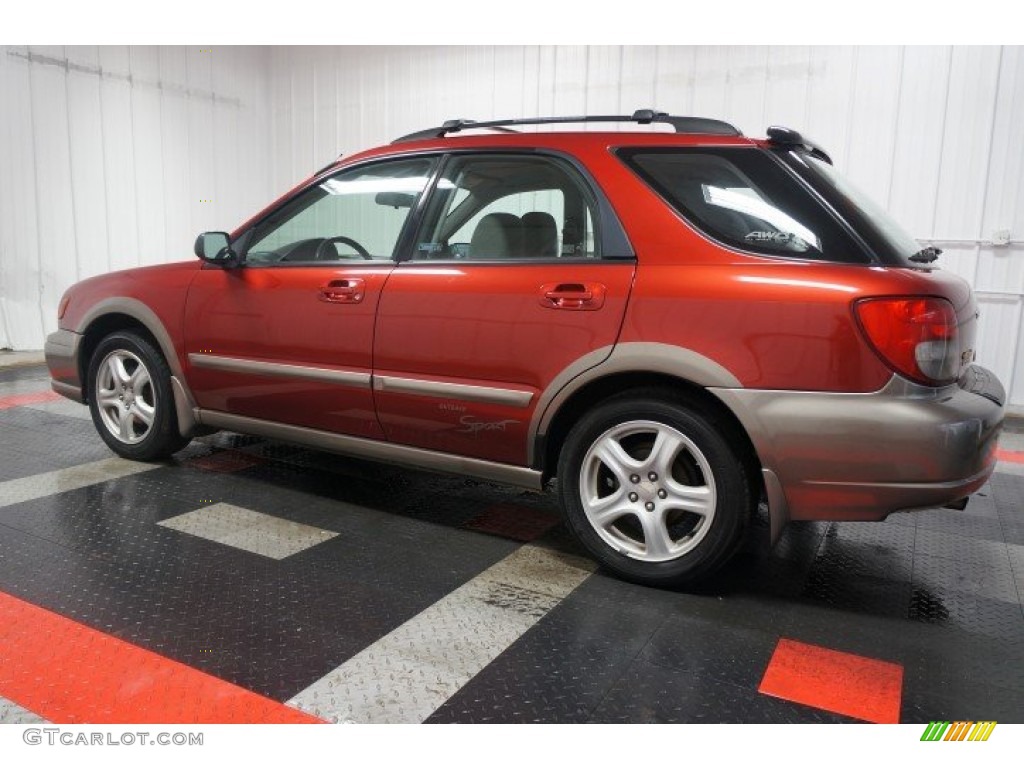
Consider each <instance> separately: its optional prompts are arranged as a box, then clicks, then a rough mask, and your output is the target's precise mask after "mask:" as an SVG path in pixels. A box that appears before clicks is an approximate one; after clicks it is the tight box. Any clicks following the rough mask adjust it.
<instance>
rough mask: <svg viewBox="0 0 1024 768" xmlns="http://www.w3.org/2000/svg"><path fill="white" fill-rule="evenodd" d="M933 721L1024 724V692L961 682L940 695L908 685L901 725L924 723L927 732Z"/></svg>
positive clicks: (905, 687)
mask: <svg viewBox="0 0 1024 768" xmlns="http://www.w3.org/2000/svg"><path fill="white" fill-rule="evenodd" d="M933 720H948V721H950V722H955V721H957V720H964V721H974V722H977V721H979V720H995V721H996V722H998V723H1024V691H1015V690H1011V689H1007V688H1001V687H999V686H981V685H975V684H973V683H968V682H964V681H961V682H958V684H956V685H955V686H951V687H949V688H946V689H945V690H943V691H941V692H937V691H934V690H930V689H926V690H917V689H916V688H915V687H914V686H911V685H907V684H906V682H905V683H904V688H903V711H902V713H901V715H900V722H903V723H920V724H921V730H922V732H923V731H924V726H925V725H926V724H927V723H930V722H931V721H933Z"/></svg>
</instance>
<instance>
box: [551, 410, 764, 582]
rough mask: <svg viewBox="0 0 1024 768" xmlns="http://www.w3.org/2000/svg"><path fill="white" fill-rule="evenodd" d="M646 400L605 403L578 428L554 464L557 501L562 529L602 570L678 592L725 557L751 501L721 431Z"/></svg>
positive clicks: (694, 415)
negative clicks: (571, 534) (565, 528)
mask: <svg viewBox="0 0 1024 768" xmlns="http://www.w3.org/2000/svg"><path fill="white" fill-rule="evenodd" d="M652 395H653V396H642V395H633V396H628V395H627V396H624V397H622V398H618V399H615V400H611V401H608V402H606V403H603V404H602V405H600V406H598V407H597V408H596V409H595V410H593V411H591V412H590V413H588V414H587V415H585V416H584V417H583V418H582V419H581V420H580V421H579V422H578V423H577V424H576V426H575V427H574V428H573V429H572V431H571V432H570V433H569V435H568V437H567V438H566V442H565V444H564V446H563V449H562V453H561V456H560V458H559V465H558V480H559V482H558V486H559V494H560V496H561V503H562V507H563V509H564V511H565V514H566V518H567V521H568V524H569V526H570V528H571V529H572V530H573V532H574V533H575V534H576V536H577V538H578V539H579V540H580V541H581V542H582V543H583V545H584V546H585V547H586V549H587V550H588V551H589V552H590V554H591V555H592V556H593V557H594V558H595V559H597V560H598V561H599V562H600V563H601V564H603V565H604V566H605V567H606V568H608V569H609V570H610V571H612V572H614V573H615V574H617V575H619V576H621V577H622V578H625V579H628V580H630V581H635V582H639V583H642V584H649V585H653V586H681V585H684V584H687V583H692V582H694V581H695V580H697V579H699V578H701V577H703V576H706V575H707V574H709V573H711V572H712V571H713V570H715V569H717V568H718V567H719V566H721V565H722V564H724V562H725V561H726V560H727V559H728V558H729V557H730V556H731V555H732V554H733V552H734V551H735V549H736V546H737V544H738V543H739V541H740V536H741V534H742V532H743V528H744V526H745V524H746V522H747V520H749V518H750V515H751V513H752V504H753V499H752V492H751V487H750V482H749V480H748V477H747V472H746V470H745V468H744V466H743V462H742V461H741V460H740V458H739V451H738V450H737V449H736V448H735V447H733V445H731V444H730V443H731V441H730V438H729V437H728V436H729V432H728V430H727V429H726V428H725V427H723V426H722V425H719V424H717V423H716V422H715V421H713V420H712V419H711V418H709V417H708V416H706V415H705V414H704V413H702V412H698V411H697V410H696V409H694V408H691V407H687V406H685V405H683V404H680V403H677V402H674V401H672V400H671V399H670V398H668V397H664V396H657V395H656V393H652Z"/></svg>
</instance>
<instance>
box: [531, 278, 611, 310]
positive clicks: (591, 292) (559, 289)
mask: <svg viewBox="0 0 1024 768" xmlns="http://www.w3.org/2000/svg"><path fill="white" fill-rule="evenodd" d="M607 291H608V289H607V288H605V286H604V285H602V284H601V283H545V284H544V285H542V286H541V287H540V305H541V306H542V307H544V308H545V309H568V310H571V311H577V312H578V311H587V310H595V309H600V308H601V307H603V306H604V297H605V294H606V293H607Z"/></svg>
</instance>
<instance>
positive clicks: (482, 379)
mask: <svg viewBox="0 0 1024 768" xmlns="http://www.w3.org/2000/svg"><path fill="white" fill-rule="evenodd" d="M634 268H635V259H634V258H633V257H632V254H631V252H630V250H629V246H628V243H627V242H626V239H625V236H624V235H623V234H622V230H621V228H620V227H619V225H618V222H617V221H615V220H614V215H613V214H612V213H611V209H610V207H609V206H607V204H604V203H602V200H601V198H600V197H599V193H598V191H597V190H596V189H595V188H594V187H593V186H592V185H591V184H590V183H588V181H587V180H586V179H585V177H584V176H583V175H582V174H581V173H580V172H579V171H578V170H577V169H576V168H575V167H574V166H573V165H572V164H571V163H570V162H568V161H566V160H564V159H561V158H556V157H547V156H541V155H538V154H516V153H501V154H497V153H492V154H475V153H466V154H458V155H452V156H450V157H449V158H448V160H447V162H446V164H445V167H444V169H443V171H442V173H441V175H440V178H439V180H438V183H437V185H436V188H435V190H434V192H433V193H432V197H431V200H430V201H429V202H428V205H427V206H426V210H425V215H424V217H423V221H422V224H421V226H420V228H419V231H418V234H417V237H416V243H415V246H414V253H413V255H412V258H411V259H409V260H406V261H402V262H400V263H399V265H398V266H397V267H396V269H395V270H394V271H393V272H392V274H391V276H390V278H389V280H388V283H387V285H386V287H385V289H384V292H383V295H382V297H381V303H380V307H379V309H378V316H377V330H376V339H375V343H374V388H375V400H376V405H377V412H378V417H379V418H380V421H381V424H382V426H383V428H384V431H385V435H386V437H387V438H388V439H389V440H391V441H394V442H398V443H402V444H406V445H414V446H418V447H422V448H429V449H434V450H439V451H444V452H446V453H455V454H461V455H466V456H472V457H475V458H482V459H489V460H493V461H499V462H505V463H512V464H525V463H526V462H527V440H528V431H529V424H530V419H531V417H532V415H533V412H534V409H535V408H536V406H537V402H538V399H539V395H540V393H541V392H542V391H543V390H544V389H545V388H546V387H547V386H548V385H549V384H550V383H551V382H552V380H553V379H554V378H555V377H556V376H557V375H558V374H559V373H560V372H561V371H563V370H564V369H566V368H567V367H568V366H569V365H571V364H573V363H574V362H576V361H578V360H580V359H581V358H583V357H584V356H587V355H591V358H590V361H591V362H593V363H596V362H597V361H598V360H600V359H602V357H603V356H607V354H609V353H610V352H611V347H612V345H613V344H614V343H615V340H616V338H617V336H618V333H619V329H620V327H621V325H622V319H623V315H624V312H625V308H626V301H627V298H628V295H629V290H630V286H631V284H632V279H633V272H634ZM591 353H596V358H595V355H592V354H591Z"/></svg>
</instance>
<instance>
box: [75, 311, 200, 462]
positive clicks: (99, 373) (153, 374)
mask: <svg viewBox="0 0 1024 768" xmlns="http://www.w3.org/2000/svg"><path fill="white" fill-rule="evenodd" d="M88 381H89V385H90V386H89V411H90V413H91V414H92V421H93V424H94V425H95V426H96V430H97V431H98V432H99V433H100V437H102V438H103V441H104V442H105V443H106V444H107V445H108V446H110V448H111V450H113V451H114V452H115V453H116V454H118V455H119V456H123V457H124V458H126V459H136V460H138V461H151V460H153V459H161V458H166V457H167V456H170V455H171V454H172V453H174V452H175V451H179V450H181V449H182V448H184V447H185V446H186V445H188V442H189V441H188V439H187V438H184V437H182V436H181V434H180V433H179V432H178V422H177V413H176V412H175V409H174V398H173V396H172V394H171V372H170V368H169V367H168V365H167V362H166V361H165V360H164V358H163V356H162V355H161V354H160V352H159V351H157V350H156V349H155V348H154V347H153V345H152V343H151V342H149V341H148V340H147V339H146V338H145V337H143V336H142V335H140V334H138V333H136V332H134V331H118V332H116V333H112V334H110V335H109V336H107V337H106V338H105V339H103V341H101V342H100V343H99V345H98V346H97V347H96V350H95V352H94V353H93V356H92V359H91V360H90V362H89V379H88Z"/></svg>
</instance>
